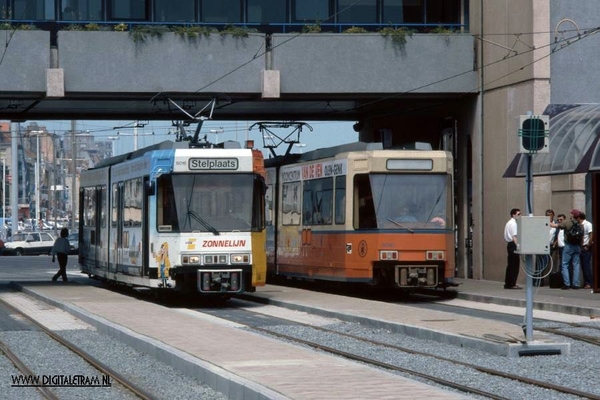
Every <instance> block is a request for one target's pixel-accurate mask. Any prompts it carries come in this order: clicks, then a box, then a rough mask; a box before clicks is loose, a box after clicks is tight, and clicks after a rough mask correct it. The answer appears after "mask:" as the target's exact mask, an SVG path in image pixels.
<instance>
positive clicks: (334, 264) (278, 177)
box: [265, 143, 455, 289]
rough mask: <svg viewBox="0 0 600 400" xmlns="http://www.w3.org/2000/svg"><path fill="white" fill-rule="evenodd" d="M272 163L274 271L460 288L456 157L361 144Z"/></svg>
mask: <svg viewBox="0 0 600 400" xmlns="http://www.w3.org/2000/svg"><path fill="white" fill-rule="evenodd" d="M265 166H266V169H267V186H268V188H267V193H266V202H265V205H266V220H267V265H268V267H267V268H268V272H269V273H270V274H274V275H279V276H284V277H288V278H298V279H306V280H324V281H336V282H356V283H366V284H370V285H379V286H386V287H396V288H402V289H410V288H439V287H446V286H449V285H452V283H451V278H452V277H453V276H454V260H455V246H454V221H453V207H452V204H453V160H452V155H451V153H449V152H446V151H426V150H391V149H390V150H387V149H386V150H383V149H382V147H381V144H380V143H369V144H367V143H354V144H350V145H342V146H337V147H333V148H330V149H320V150H315V151H313V152H308V153H305V154H302V155H298V154H296V155H294V154H287V155H286V156H280V157H275V158H272V159H267V160H265Z"/></svg>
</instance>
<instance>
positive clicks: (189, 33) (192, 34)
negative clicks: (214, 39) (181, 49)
mask: <svg viewBox="0 0 600 400" xmlns="http://www.w3.org/2000/svg"><path fill="white" fill-rule="evenodd" d="M171 31H172V32H173V33H175V34H176V35H180V36H184V37H187V38H190V39H194V38H196V37H198V36H204V37H208V36H210V34H211V33H214V32H217V30H216V29H214V28H209V27H206V26H175V27H173V28H171Z"/></svg>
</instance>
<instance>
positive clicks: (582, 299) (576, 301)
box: [454, 278, 600, 318]
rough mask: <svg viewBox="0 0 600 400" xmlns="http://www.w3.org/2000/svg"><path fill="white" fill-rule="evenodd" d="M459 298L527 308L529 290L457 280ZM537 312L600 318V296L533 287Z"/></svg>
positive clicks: (584, 290) (580, 290)
mask: <svg viewBox="0 0 600 400" xmlns="http://www.w3.org/2000/svg"><path fill="white" fill-rule="evenodd" d="M454 281H455V282H456V283H458V284H459V286H458V287H457V288H456V292H457V298H458V299H463V300H471V301H479V302H482V303H491V304H500V305H505V306H514V307H525V306H526V304H525V299H526V292H527V290H526V287H525V285H520V286H522V287H523V289H522V290H507V289H504V284H503V282H495V281H485V280H473V279H458V278H456V279H454ZM532 290H533V302H534V304H533V308H534V309H536V310H545V311H554V312H559V313H564V314H574V315H583V316H590V317H597V318H600V293H593V292H592V290H591V289H579V290H561V289H551V288H549V287H548V286H541V287H533V288H532Z"/></svg>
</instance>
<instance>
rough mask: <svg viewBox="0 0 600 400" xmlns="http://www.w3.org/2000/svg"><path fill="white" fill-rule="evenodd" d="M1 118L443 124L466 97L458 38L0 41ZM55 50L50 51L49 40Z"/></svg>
mask: <svg viewBox="0 0 600 400" xmlns="http://www.w3.org/2000/svg"><path fill="white" fill-rule="evenodd" d="M2 32H3V33H2V36H3V37H4V39H5V40H4V42H5V43H4V44H5V46H4V51H3V54H2V58H1V60H0V119H5V120H12V121H25V120H53V119H56V120H65V119H79V120H86V119H88V120H89V119H109V120H115V119H121V120H127V119H131V120H135V119H143V120H189V119H190V116H191V117H194V116H199V115H206V114H205V113H204V112H203V113H200V111H201V110H202V109H203V108H204V107H205V106H206V105H207V104H208V103H209V102H210V100H211V99H215V98H216V99H217V102H216V106H215V108H214V113H213V116H212V117H213V119H215V120H365V119H369V120H374V119H378V118H389V117H390V116H392V117H403V116H411V117H413V116H415V115H425V116H431V113H432V112H433V113H434V114H437V113H438V111H437V110H439V109H440V108H442V109H446V110H445V111H444V112H442V113H441V115H444V114H452V111H450V110H448V109H449V108H450V109H451V108H452V107H453V106H455V105H457V103H461V102H463V101H465V99H471V100H472V98H473V97H474V96H475V95H476V92H477V88H478V83H477V82H478V81H477V79H478V76H477V71H476V69H475V54H474V53H475V52H474V39H473V37H472V36H471V35H469V34H414V35H413V36H412V37H407V42H406V44H405V45H402V46H401V45H397V44H396V43H395V42H394V41H393V40H392V39H391V38H389V37H387V38H386V37H384V36H382V35H381V34H379V33H368V34H328V33H319V34H272V35H267V34H262V33H251V34H249V35H248V36H247V37H233V36H230V35H220V34H211V35H209V36H198V37H196V38H189V37H185V36H180V35H177V34H175V33H164V34H163V35H161V36H160V37H153V36H150V37H146V38H143V39H142V40H140V39H139V38H138V39H136V38H134V37H133V36H131V35H130V34H129V33H127V32H112V31H97V32H94V31H89V32H88V31H83V32H82V31H59V32H58V34H57V38H56V45H51V38H50V32H47V31H26V30H16V31H2ZM53 42H54V41H53Z"/></svg>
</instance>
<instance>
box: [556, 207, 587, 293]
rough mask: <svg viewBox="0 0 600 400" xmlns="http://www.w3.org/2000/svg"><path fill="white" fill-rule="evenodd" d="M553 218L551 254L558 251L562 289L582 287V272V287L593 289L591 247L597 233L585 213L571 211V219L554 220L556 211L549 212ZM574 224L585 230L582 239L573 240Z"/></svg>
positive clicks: (561, 217)
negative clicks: (581, 278)
mask: <svg viewBox="0 0 600 400" xmlns="http://www.w3.org/2000/svg"><path fill="white" fill-rule="evenodd" d="M546 216H547V217H548V218H549V219H550V227H551V230H550V238H551V239H550V245H551V251H552V252H558V257H557V259H558V260H559V265H560V266H561V269H560V271H561V274H562V277H563V286H562V289H563V290H568V289H579V288H581V287H582V286H581V283H580V275H581V272H583V288H584V289H591V288H592V284H593V282H592V276H593V275H592V245H593V244H594V233H593V227H592V223H591V222H590V221H588V220H587V219H586V215H585V213H584V212H583V211H580V210H577V209H573V210H571V218H569V219H567V217H566V216H565V215H564V214H559V215H558V216H557V217H556V221H554V211H553V210H546ZM574 224H579V225H580V226H581V228H582V230H583V234H582V235H581V237H571V236H570V232H571V231H572V229H571V228H572V227H573V225H574Z"/></svg>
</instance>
